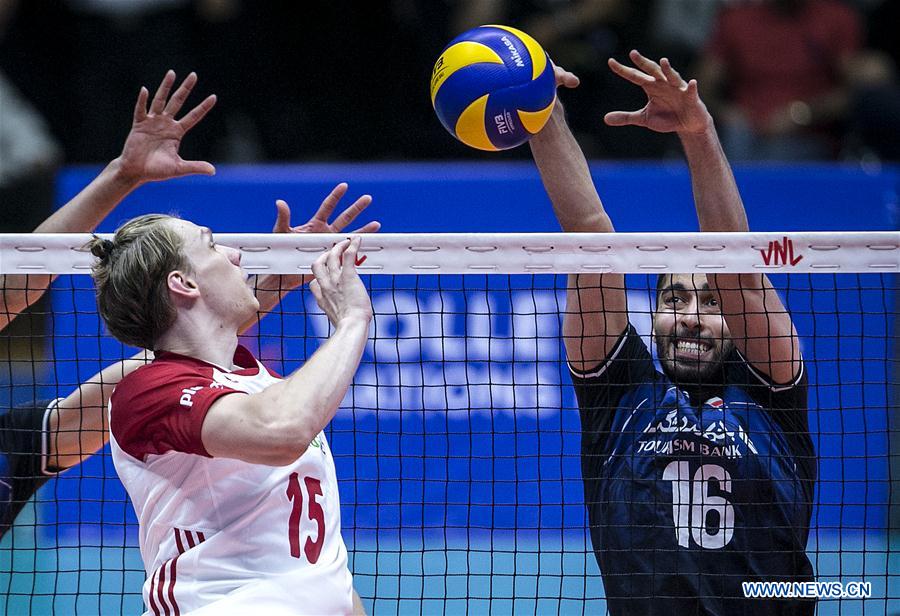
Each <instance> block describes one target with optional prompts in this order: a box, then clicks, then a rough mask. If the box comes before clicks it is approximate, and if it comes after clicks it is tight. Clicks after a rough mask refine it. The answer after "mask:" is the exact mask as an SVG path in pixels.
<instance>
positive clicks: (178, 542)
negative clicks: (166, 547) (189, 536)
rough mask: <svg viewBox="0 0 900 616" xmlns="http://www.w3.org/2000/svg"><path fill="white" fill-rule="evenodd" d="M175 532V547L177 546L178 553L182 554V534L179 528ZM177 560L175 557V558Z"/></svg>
mask: <svg viewBox="0 0 900 616" xmlns="http://www.w3.org/2000/svg"><path fill="white" fill-rule="evenodd" d="M174 530H175V545H176V546H178V553H179V554H184V543H182V541H181V533H182V532H183V531H182V530H181V529H180V528H176V529H174ZM176 558H177V556H176Z"/></svg>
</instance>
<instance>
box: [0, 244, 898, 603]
mask: <svg viewBox="0 0 900 616" xmlns="http://www.w3.org/2000/svg"><path fill="white" fill-rule="evenodd" d="M85 239H86V237H85V236H78V235H72V236H68V235H59V236H41V235H7V236H0V273H3V274H6V275H8V274H26V275H28V276H29V277H31V279H32V280H36V279H35V278H33V277H35V276H41V275H46V274H54V275H58V278H57V279H56V280H55V282H54V283H53V287H52V291H51V292H50V293H49V297H48V299H47V300H44V303H42V304H39V305H38V306H37V307H35V309H33V310H32V311H31V312H33V313H34V316H33V317H32V318H29V319H19V321H22V322H21V323H19V324H18V325H16V326H15V327H12V328H9V329H8V330H7V331H5V332H4V335H3V338H2V346H3V352H4V353H5V354H6V356H7V358H8V361H7V364H6V365H7V366H8V368H7V370H6V371H5V372H6V375H5V379H4V380H5V383H4V386H3V389H2V396H3V404H4V406H5V407H6V408H11V407H13V406H15V405H16V404H21V403H23V402H27V401H29V400H42V399H54V398H58V397H64V396H66V395H68V394H69V393H70V392H71V391H74V390H75V389H77V388H78V387H79V385H80V384H83V383H85V382H86V381H87V380H89V379H90V378H91V376H92V375H94V374H96V373H98V372H99V371H100V370H101V369H103V368H104V367H106V366H108V365H110V364H113V363H114V362H116V361H120V360H122V359H124V358H127V357H130V356H131V355H133V353H134V349H129V348H125V347H123V346H122V345H121V344H119V343H117V342H116V341H114V340H113V339H112V338H110V337H109V336H108V335H107V334H106V332H105V328H104V326H103V325H102V323H101V322H100V320H99V318H98V316H97V312H96V304H95V300H94V289H93V285H92V282H91V279H90V277H89V276H87V275H86V274H87V273H89V268H90V263H91V259H92V257H91V256H90V255H89V254H87V253H85V252H84V251H83V250H81V246H82V245H83V244H84V241H85ZM216 239H217V242H218V243H220V244H224V245H228V246H233V247H235V248H239V249H240V250H241V251H242V266H243V267H244V268H245V269H246V270H247V271H248V272H250V273H251V274H261V275H265V274H290V273H298V272H301V273H303V272H309V266H310V263H311V262H312V261H313V260H314V259H315V258H316V257H317V256H318V255H319V254H320V253H321V252H322V251H323V250H325V249H327V248H329V247H330V246H332V245H333V242H334V241H335V240H337V239H340V238H338V237H332V236H325V235H323V236H311V235H282V236H278V235H239V234H233V235H229V234H217V235H216ZM361 256H363V257H365V260H363V261H362V263H361V264H360V265H359V271H360V273H361V274H362V276H363V280H364V282H365V284H366V286H367V288H368V289H369V291H370V295H371V298H372V304H373V307H374V313H375V318H374V321H373V324H372V327H371V330H370V338H369V342H368V345H367V347H366V351H365V353H364V356H363V360H362V363H361V365H360V368H359V370H358V372H357V375H356V378H355V380H354V384H353V386H352V387H351V389H350V391H349V392H348V394H347V396H346V398H345V399H344V402H343V404H342V405H341V409H340V410H339V411H338V413H337V416H336V417H335V419H334V421H333V422H332V423H331V425H330V427H329V428H328V430H327V431H326V434H327V436H328V438H329V441H330V443H331V448H332V451H333V454H334V457H335V463H336V466H337V472H338V480H339V489H340V495H341V503H342V531H343V537H344V540H345V543H346V544H347V548H348V551H349V553H350V568H351V571H352V572H353V575H354V585H355V588H356V590H357V591H358V592H359V594H360V596H361V597H362V599H363V602H364V604H365V605H366V608H367V609H368V610H369V611H370V613H376V614H377V613H398V612H403V613H437V612H441V613H463V612H475V613H487V612H500V613H510V612H513V611H515V612H517V613H518V612H529V613H531V612H536V613H592V614H596V613H605V610H606V608H607V601H606V598H605V597H606V595H605V590H604V589H605V587H604V583H603V578H602V576H601V572H600V569H599V567H598V564H597V561H596V558H595V554H594V547H593V546H592V543H591V525H592V521H591V520H590V519H589V517H588V513H587V509H586V506H585V503H586V497H585V488H584V483H583V469H584V465H583V458H582V438H583V433H584V431H583V425H582V421H581V418H580V416H579V408H578V403H577V401H576V397H575V393H574V389H573V385H572V375H571V373H570V370H569V367H568V366H567V364H566V355H565V349H564V344H563V337H562V330H561V323H562V319H563V315H564V313H565V311H566V289H567V274H571V273H575V274H595V273H604V274H606V273H622V274H625V275H626V276H625V278H624V281H625V282H624V289H623V290H624V292H625V297H626V300H627V313H628V319H629V321H630V323H631V324H632V325H633V326H634V328H635V330H636V332H637V335H638V336H640V338H641V340H642V341H643V343H644V345H645V346H646V348H647V349H648V350H649V352H650V353H652V354H653V358H654V360H655V361H657V360H658V358H657V357H656V352H657V351H656V346H655V344H654V342H653V340H652V339H651V332H652V327H653V326H652V320H653V314H654V310H655V309H656V307H657V289H658V282H659V280H658V277H659V275H660V274H666V273H670V274H674V273H694V274H707V275H709V274H721V273H738V272H741V273H755V274H766V275H767V276H768V277H769V280H770V281H771V282H772V285H773V286H774V287H775V289H776V290H777V292H778V294H779V296H780V297H781V299H782V301H783V303H784V304H785V306H786V307H787V309H788V310H789V312H790V315H791V318H792V320H793V323H794V325H795V327H796V329H797V332H798V334H799V337H800V348H801V352H802V356H803V360H804V364H805V367H806V370H807V376H808V381H809V390H808V392H809V396H808V419H809V428H808V429H809V437H810V439H811V442H812V444H813V447H814V452H815V453H814V459H813V460H812V463H813V465H814V467H815V469H816V472H817V476H818V477H817V480H816V483H815V490H814V493H813V496H812V502H798V503H795V504H796V505H797V506H798V507H801V508H802V507H804V506H806V507H808V506H811V508H812V514H811V521H810V525H809V536H808V542H807V544H806V546H805V547H806V554H807V556H808V557H809V559H810V561H811V563H812V565H813V569H814V572H815V579H816V580H817V581H820V582H840V583H841V584H848V583H851V582H861V583H866V584H868V585H869V586H868V591H869V593H868V594H869V595H870V598H867V599H864V600H862V599H860V598H858V597H855V596H843V597H837V596H835V597H822V598H820V602H819V607H818V613H820V614H831V613H835V614H860V613H865V614H870V613H871V614H888V613H892V612H894V611H896V610H898V609H900V556H898V554H900V503H898V501H897V498H898V496H897V495H898V494H900V492H898V491H897V486H896V482H897V477H898V476H900V437H898V433H897V428H896V426H897V423H896V422H897V420H898V416H897V413H898V410H897V407H898V388H900V378H898V370H900V368H898V362H897V357H898V355H897V352H898V342H897V330H896V326H897V314H898V311H897V301H898V299H897V286H898V273H900V272H898V270H900V240H898V237H897V234H896V233H788V234H785V233H777V234H776V233H747V234H687V233H680V234H615V235H605V234H597V235H592V234H569V235H564V234H490V235H488V234H422V235H399V234H397V235H392V234H378V235H373V236H366V237H365V238H364V241H363V244H362V248H361ZM584 318H603V315H602V314H601V315H585V317H584ZM329 333H330V327H329V323H328V320H327V318H326V317H325V316H324V315H323V314H322V312H321V311H320V310H319V309H318V307H317V306H316V303H315V300H314V299H313V298H312V295H311V294H310V293H309V292H308V290H306V289H299V290H297V291H295V292H293V293H291V294H289V295H288V296H287V297H286V298H285V299H284V300H283V301H282V302H281V304H280V305H279V306H278V307H277V308H276V309H275V310H274V311H273V312H272V313H271V314H269V315H267V316H265V318H262V319H261V320H260V321H259V323H258V324H257V325H256V326H255V327H253V328H252V329H251V330H250V331H249V332H247V334H246V335H245V336H244V337H243V338H242V342H243V344H245V345H246V346H248V347H249V348H250V349H251V350H252V351H253V352H254V353H255V354H256V355H257V357H259V358H260V359H261V360H262V361H263V362H264V363H265V364H266V365H267V366H268V367H270V368H271V369H273V370H275V371H277V372H279V373H281V374H289V373H291V372H292V371H293V370H295V369H297V368H298V367H300V366H301V365H302V363H303V361H304V359H305V358H306V357H308V356H309V355H310V354H311V353H313V352H314V351H315V349H316V348H317V347H318V346H319V345H320V344H321V343H322V341H323V340H324V339H325V338H327V337H328V335H329ZM657 367H658V364H657ZM707 402H708V401H707ZM760 412H762V411H760ZM664 415H665V414H664ZM674 419H675V422H674V423H673V422H671V421H670V422H669V424H666V425H667V426H668V427H669V428H671V429H672V430H677V429H678V428H677V426H676V425H675V424H676V423H677V420H678V419H679V418H678V417H677V416H675V417H674ZM754 425H755V424H754ZM744 427H746V426H744ZM646 429H650V426H646V427H645V426H643V425H641V426H639V427H633V426H632V427H631V428H629V430H633V431H637V432H646ZM653 429H659V430H664V429H667V428H666V427H665V426H662V425H657V426H656V428H653ZM733 429H734V428H733V427H731V428H728V427H726V428H722V429H721V430H719V432H716V430H717V429H716V428H711V427H709V426H705V425H702V426H700V427H699V428H698V429H696V430H693V431H694V432H697V433H699V434H701V435H704V434H705V435H706V436H704V438H707V440H708V442H709V443H710V445H711V446H715V445H716V444H717V439H719V440H722V443H718V444H720V445H722V444H724V445H725V446H728V444H729V442H730V440H729V439H732V440H733V438H734V436H733ZM754 429H755V428H754ZM710 430H712V432H710ZM689 431H690V430H689ZM746 436H747V439H748V440H749V441H750V442H753V441H756V445H755V446H752V448H753V450H754V453H755V455H758V456H760V455H767V454H765V453H763V454H760V453H759V451H757V450H761V449H762V447H760V446H759V443H762V442H764V441H765V440H766V437H767V435H764V434H754V433H753V429H750V430H749V431H748V432H747V435H746ZM720 437H721V438H720ZM652 453H653V455H654V456H657V457H660V459H662V458H665V457H666V456H669V457H671V458H672V459H673V460H674V459H675V458H677V454H676V453H675V452H673V451H672V450H659V451H654V452H652ZM629 455H637V454H636V453H635V454H629ZM717 455H723V454H721V453H717V452H714V451H707V452H706V453H705V454H701V453H700V452H699V451H698V452H696V453H695V454H694V457H693V458H691V459H692V460H694V461H702V460H707V461H708V460H709V459H712V457H715V456H717ZM768 455H772V454H768ZM767 463H769V464H775V460H774V458H773V459H772V460H767V461H763V463H762V465H763V466H765V465H766V464H767ZM689 479H690V478H680V477H679V478H676V479H675V480H673V481H672V482H671V484H672V486H671V490H672V498H673V499H674V498H675V495H676V494H677V493H679V490H680V489H681V483H680V482H682V480H684V481H686V482H689ZM720 480H721V478H720ZM731 480H732V481H739V478H738V477H734V478H731ZM702 483H704V484H705V485H706V486H707V487H706V490H707V491H708V490H709V489H712V488H710V487H709V486H710V485H712V486H713V488H716V489H718V490H719V492H718V494H719V495H720V496H721V497H722V498H724V501H723V500H719V501H715V502H714V501H713V500H711V499H709V498H708V497H702V496H701V497H700V498H699V500H698V499H697V498H694V497H693V496H692V494H693V490H694V487H693V486H692V485H691V484H690V483H689V484H688V488H687V490H688V492H687V494H688V496H686V498H687V500H688V501H691V500H693V501H697V502H693V503H690V502H686V503H682V505H688V504H692V505H694V506H697V507H699V511H700V512H701V513H700V515H701V517H702V519H703V521H701V522H696V521H691V518H690V516H691V515H693V514H692V513H691V511H692V509H690V507H689V508H688V509H684V511H686V512H687V513H686V515H687V516H688V518H686V519H684V520H681V521H679V511H682V509H679V507H678V503H674V504H673V501H669V502H667V503H666V506H668V507H669V509H670V510H671V511H672V514H671V520H670V523H671V525H672V526H671V528H670V529H668V530H667V531H666V532H669V531H672V532H674V533H675V534H676V535H674V536H677V533H678V527H679V524H682V523H683V524H684V525H686V528H687V531H686V532H687V534H686V535H685V537H687V538H688V541H690V537H692V536H693V535H691V532H693V531H695V530H696V531H697V533H700V534H702V533H706V534H707V535H711V536H715V535H717V534H718V535H719V536H720V538H721V537H723V536H725V535H727V531H728V529H727V528H722V527H723V526H724V525H725V523H724V520H726V515H725V513H724V512H725V511H726V510H727V508H728V507H729V506H730V505H729V503H728V494H727V492H728V490H725V491H724V492H723V490H724V488H725V486H726V484H725V483H723V482H722V481H719V482H718V483H717V482H716V481H713V482H712V483H710V482H705V481H704V482H702ZM892 488H893V490H892ZM702 491H703V488H701V492H702ZM621 493H623V494H633V493H635V492H634V491H631V490H625V491H624V492H621ZM707 494H708V492H707ZM759 494H760V498H764V496H765V494H767V493H766V492H765V491H764V490H760V492H759ZM770 498H771V496H770ZM704 499H705V500H704ZM808 500H809V499H807V501H808ZM716 503H718V505H716ZM762 504H763V503H760V505H762ZM626 505H627V503H626ZM716 506H720V507H721V508H720V509H718V510H716ZM704 507H705V508H704ZM595 522H596V521H595ZM625 523H626V522H619V523H618V524H619V527H622V525H624V524H625ZM634 524H635V526H637V527H639V526H640V523H639V522H635V523H634ZM137 530H138V528H137V521H136V519H135V517H134V512H133V510H132V508H131V505H130V503H129V501H128V498H127V494H126V493H125V491H124V489H123V488H122V486H121V484H120V483H119V481H118V479H117V478H116V474H115V470H114V468H113V466H112V461H111V458H110V455H109V451H108V449H103V450H101V451H100V452H99V453H97V454H96V455H94V456H92V457H90V458H89V459H88V460H86V461H85V462H84V463H82V464H80V465H78V466H76V467H74V468H72V469H70V470H68V471H66V472H64V473H62V474H61V475H59V476H57V477H55V478H53V479H51V480H50V481H49V482H48V483H47V484H46V485H45V486H44V487H42V488H41V489H40V490H39V491H38V493H37V494H36V496H35V497H34V498H33V499H32V500H31V501H29V503H28V504H27V505H26V507H25V508H24V509H23V511H22V512H21V513H20V514H19V516H18V518H17V519H16V522H15V524H14V525H13V527H12V528H11V530H10V531H9V532H8V533H7V534H6V536H5V537H4V538H3V539H2V542H0V602H3V607H4V609H5V612H6V613H51V612H55V613H71V614H93V613H100V612H102V613H139V612H141V611H142V610H143V609H144V608H143V606H142V600H141V594H140V593H141V585H142V583H143V580H144V570H143V566H142V563H141V559H140V554H139V552H138V547H137V544H138V532H137ZM759 530H760V532H762V529H759ZM721 533H725V535H722V534H721ZM699 543H700V544H701V545H693V546H692V547H691V548H690V549H702V548H703V545H702V541H700V542H699ZM725 547H726V548H727V549H734V546H731V547H730V548H728V546H725ZM741 549H745V548H741ZM712 551H714V549H713V550H712ZM644 557H645V558H646V559H648V561H649V563H650V565H649V567H650V570H652V571H658V570H659V568H658V567H656V566H655V565H654V564H653V562H654V561H653V559H655V558H659V559H660V560H659V562H660V563H662V562H665V561H664V559H663V557H662V556H658V555H656V554H655V553H654V551H653V550H652V549H650V550H647V551H646V554H645V556H644ZM660 573H661V574H662V573H667V572H665V571H660ZM845 595H846V593H845Z"/></svg>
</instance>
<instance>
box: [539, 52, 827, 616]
mask: <svg viewBox="0 0 900 616" xmlns="http://www.w3.org/2000/svg"><path fill="white" fill-rule="evenodd" d="M631 60H632V61H633V62H634V64H635V67H634V68H633V67H628V66H624V65H622V64H620V63H618V62H617V61H615V60H612V59H611V60H610V61H609V65H610V68H611V69H612V70H613V71H614V72H615V73H616V74H617V75H619V76H620V77H622V78H624V79H626V80H628V81H630V82H631V83H634V84H635V85H638V86H639V87H641V88H643V90H644V91H645V93H646V94H647V97H648V103H647V105H646V106H645V107H644V108H643V109H641V110H640V111H634V112H621V111H620V112H612V113H610V114H608V115H607V116H606V122H607V123H608V124H610V125H612V126H624V125H634V126H642V127H645V128H649V129H651V130H655V131H658V132H675V133H676V134H677V135H678V136H679V138H680V140H681V143H682V145H683V147H684V151H685V154H686V157H687V162H688V166H689V169H690V172H691V180H692V183H693V189H694V199H695V205H696V209H697V214H698V218H699V222H700V228H701V230H703V231H719V232H722V231H747V230H748V225H747V217H746V214H745V212H744V207H743V203H742V202H741V198H740V195H739V194H738V190H737V186H736V184H735V181H734V177H733V175H732V173H731V169H730V167H729V165H728V161H727V160H726V159H725V156H724V154H723V153H722V149H721V146H720V145H719V140H718V137H717V135H716V132H715V128H714V126H713V121H712V118H711V117H710V115H709V113H708V112H707V110H706V107H705V105H704V104H703V103H702V101H701V100H700V98H699V97H698V94H697V83H696V81H693V80H692V81H690V82H685V81H684V80H683V79H682V78H681V76H680V75H679V74H678V73H677V72H676V71H675V70H674V69H673V68H672V67H671V66H670V65H669V63H668V62H667V61H666V60H665V59H663V60H662V61H661V62H660V63H659V64H657V63H656V62H653V61H651V60H649V59H647V58H645V57H644V56H642V55H640V54H639V53H638V52H636V51H633V52H632V53H631ZM557 81H558V82H559V83H560V84H562V85H565V86H568V87H574V86H576V85H577V83H578V82H577V78H575V77H574V75H571V74H570V73H566V72H565V71H562V70H561V69H557ZM531 147H532V152H533V154H534V158H535V161H536V162H537V165H538V168H539V169H540V173H541V177H542V179H543V182H544V185H545V187H546V189H547V192H548V194H549V196H550V198H551V201H552V202H553V207H554V211H555V213H556V216H557V218H558V220H559V222H560V224H561V225H562V227H563V229H564V230H565V231H572V232H612V231H614V229H613V225H612V222H611V221H610V218H609V216H608V215H607V214H606V212H605V211H604V209H603V205H602V203H601V201H600V198H599V197H598V195H597V192H596V189H595V187H594V185H593V182H592V180H591V176H590V172H589V170H588V166H587V164H586V161H585V159H584V156H583V154H582V152H581V150H580V148H579V147H578V144H577V143H576V142H575V139H574V138H573V137H572V134H571V132H570V131H569V129H568V127H567V126H566V122H565V117H564V113H563V110H562V108H561V106H558V107H557V108H556V109H555V110H554V112H553V115H552V116H551V119H550V121H549V122H548V125H547V127H546V128H545V129H544V130H543V131H542V132H541V133H539V134H538V135H536V136H535V137H534V138H533V139H532V140H531ZM656 299H657V307H656V309H655V312H654V313H653V337H654V340H655V344H656V350H657V354H658V357H659V359H660V363H661V365H662V372H657V371H656V370H655V368H654V365H653V360H652V358H651V355H650V352H649V350H648V349H647V347H646V346H645V345H644V343H643V342H642V340H641V338H640V337H639V336H638V334H637V332H636V331H635V329H634V327H633V326H632V325H631V324H630V323H629V322H628V313H627V305H626V294H625V279H624V276H623V275H621V274H588V275H577V276H576V275H573V276H571V277H570V279H569V290H568V294H567V308H566V313H565V317H564V324H563V335H564V337H565V345H566V351H567V355H568V361H569V364H570V368H571V371H572V380H573V383H574V385H575V391H576V395H577V399H578V404H579V408H580V411H581V421H582V473H583V479H584V488H585V502H586V505H587V509H588V517H589V520H590V530H591V540H592V543H593V547H594V552H595V555H596V557H597V562H598V564H599V565H600V571H601V573H602V575H603V582H604V587H605V591H606V597H607V601H608V607H609V611H610V612H611V613H612V614H616V615H619V614H640V615H648V614H661V615H663V614H664V615H666V616H672V615H673V614H678V615H682V614H691V615H694V614H703V615H708V614H715V615H722V616H725V615H728V616H732V615H734V614H812V613H813V611H814V609H815V604H814V603H813V602H809V601H798V600H773V599H745V598H744V597H743V593H742V586H741V583H742V582H751V581H788V582H800V581H810V580H811V579H812V566H811V564H810V562H809V559H808V558H807V556H806V552H805V548H806V542H807V537H808V534H809V523H810V517H811V513H812V502H813V489H814V481H815V475H816V461H815V453H814V450H813V446H812V441H811V439H810V436H809V430H808V423H807V377H806V373H805V369H804V366H803V362H802V360H801V356H800V348H799V340H798V336H797V332H796V331H795V329H794V326H793V324H792V322H791V318H790V315H789V314H788V312H787V311H786V309H785V308H784V306H783V304H782V302H781V299H780V298H779V296H778V294H777V293H776V291H775V290H774V289H773V288H772V285H771V284H770V283H769V281H768V279H767V278H766V277H765V276H763V275H760V274H717V275H709V276H704V275H702V274H699V275H693V276H691V275H664V276H661V277H660V278H659V281H658V285H657V298H656Z"/></svg>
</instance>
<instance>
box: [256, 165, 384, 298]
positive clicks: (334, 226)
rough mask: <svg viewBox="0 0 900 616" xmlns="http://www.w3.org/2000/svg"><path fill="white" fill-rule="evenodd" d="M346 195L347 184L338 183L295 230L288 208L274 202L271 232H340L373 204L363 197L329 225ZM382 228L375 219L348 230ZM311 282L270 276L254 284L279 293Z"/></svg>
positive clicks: (355, 231)
mask: <svg viewBox="0 0 900 616" xmlns="http://www.w3.org/2000/svg"><path fill="white" fill-rule="evenodd" d="M346 194H347V184H346V183H345V182H341V183H340V184H338V185H337V186H335V187H334V189H332V191H331V192H330V193H329V194H328V196H327V197H325V199H324V200H323V201H322V204H321V205H319V209H318V210H316V213H315V214H313V216H312V218H310V219H309V220H308V221H306V222H305V223H303V224H302V225H298V226H296V227H292V226H291V208H290V206H289V205H288V204H287V202H286V201H284V200H283V199H278V200H277V201H276V202H275V207H276V208H277V210H278V215H277V218H276V220H275V226H274V227H273V228H272V233H342V232H343V231H344V229H346V228H347V226H348V225H350V223H352V222H353V221H354V220H355V219H356V217H357V216H359V215H360V214H361V213H362V212H363V210H365V209H366V208H367V207H369V204H371V203H372V196H371V195H363V196H362V197H360V198H359V199H357V200H356V201H354V202H353V203H352V204H351V205H350V206H349V207H347V208H346V209H345V210H344V211H343V212H341V213H340V214H339V215H338V216H337V218H335V219H334V220H333V221H332V222H329V218H331V215H332V214H333V213H334V210H335V208H336V207H337V205H338V203H340V201H341V199H342V198H343V197H344V195H346ZM379 229H381V223H380V222H378V221H377V220H373V221H371V222H367V223H366V224H364V225H363V226H361V227H359V228H357V229H354V230H353V231H350V233H353V234H356V233H377V232H378V230H379ZM312 279H313V276H311V275H310V276H299V275H298V276H293V275H272V276H264V277H261V278H260V279H259V281H258V282H257V288H260V289H280V290H281V291H282V292H284V291H290V290H291V289H295V288H297V287H299V286H300V285H302V284H305V283H307V282H309V281H311V280H312Z"/></svg>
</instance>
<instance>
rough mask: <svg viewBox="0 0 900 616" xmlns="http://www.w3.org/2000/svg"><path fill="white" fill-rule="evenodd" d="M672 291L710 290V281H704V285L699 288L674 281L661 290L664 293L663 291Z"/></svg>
mask: <svg viewBox="0 0 900 616" xmlns="http://www.w3.org/2000/svg"><path fill="white" fill-rule="evenodd" d="M672 291H684V292H688V291H709V283H708V282H704V283H703V286H702V287H700V288H699V289H697V288H692V289H688V288H687V287H686V286H684V285H683V284H682V283H680V282H673V283H672V284H670V285H669V286H667V287H663V288H662V289H660V291H659V292H660V293H661V294H662V293H671V292H672Z"/></svg>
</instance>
